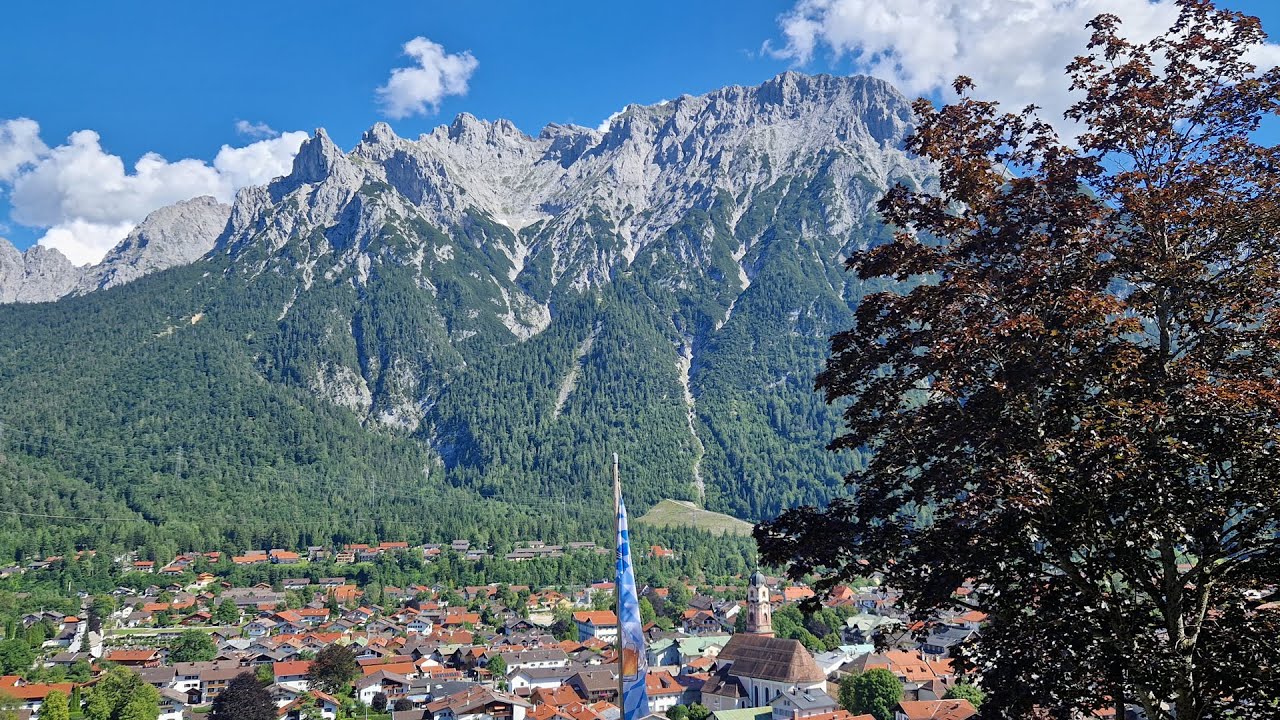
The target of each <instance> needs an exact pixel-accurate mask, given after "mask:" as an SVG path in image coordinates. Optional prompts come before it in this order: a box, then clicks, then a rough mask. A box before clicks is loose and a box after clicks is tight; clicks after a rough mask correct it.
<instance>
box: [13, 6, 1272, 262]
mask: <svg viewBox="0 0 1280 720" xmlns="http://www.w3.org/2000/svg"><path fill="white" fill-rule="evenodd" d="M966 4H967V3H963V2H960V1H959V0H955V1H948V0H929V2H919V3H915V4H914V6H913V7H912V8H908V9H903V8H898V7H897V6H898V5H899V3H897V2H894V1H892V0H729V1H719V0H717V1H714V2H713V1H705V2H702V1H700V2H689V1H688V0H683V1H681V2H669V1H666V0H646V1H645V2H641V3H600V2H591V3H586V2H543V3H535V2H527V1H526V2H516V1H508V2H482V1H479V0H475V1H466V2H458V1H453V2H435V1H428V0H416V1H395V2H378V3H351V2H336V1H335V2H325V1H316V0H312V1H311V2H294V1H292V0H271V1H269V2H262V1H261V0H259V1H258V2H233V1H227V0H221V1H219V2H212V3H203V2H195V3H187V2H176V3H175V2H172V1H170V2H164V3H160V2H121V3H103V2H69V3H52V2H42V3H40V2H37V3H20V4H15V5H14V6H13V7H10V8H8V9H7V10H6V22H5V23H4V24H3V25H2V26H0V67H2V68H5V71H4V74H3V82H2V83H0V122H4V121H6V120H12V119H16V118H28V119H30V120H31V121H34V123H36V124H38V137H39V139H40V142H41V143H42V144H43V146H44V150H43V151H41V152H44V153H45V154H44V155H39V156H38V157H36V156H32V157H33V158H34V159H32V160H31V162H29V163H27V164H26V165H22V166H20V167H18V166H15V168H11V169H10V172H9V174H8V177H5V176H4V172H3V171H4V166H3V158H4V155H3V153H4V152H5V148H4V142H5V137H4V136H3V135H0V237H7V238H9V239H10V240H11V241H13V242H14V244H16V245H17V246H18V247H19V248H22V247H26V246H28V245H30V244H31V243H33V242H35V241H37V240H39V239H40V238H41V237H45V238H46V240H45V241H44V242H45V244H53V245H55V246H58V242H57V240H56V238H54V237H52V236H54V235H57V233H55V232H53V230H57V229H59V228H61V229H62V230H63V231H65V233H72V234H74V233H75V232H79V230H76V228H77V227H81V226H91V225H94V223H97V225H96V226H94V227H97V230H96V231H95V232H97V233H98V235H94V236H93V239H92V241H90V240H84V239H83V238H82V240H84V242H86V243H89V244H92V243H93V242H97V243H98V244H101V243H103V242H106V240H105V239H104V238H107V237H111V236H113V235H112V233H115V234H119V233H120V232H121V230H120V229H119V228H125V227H127V226H128V225H129V224H130V223H133V222H136V221H137V220H139V219H140V217H138V216H139V215H140V214H145V212H146V211H149V209H154V208H152V207H151V206H152V205H155V204H156V203H158V202H162V201H172V199H173V193H179V194H180V192H181V190H180V189H175V190H173V191H172V192H170V193H169V194H165V192H161V191H160V190H157V189H156V188H155V187H152V185H154V184H155V183H152V184H151V185H148V184H147V183H142V182H133V181H132V180H130V179H129V178H130V175H131V174H134V173H136V172H140V171H136V170H135V168H134V164H135V163H136V162H137V161H138V160H139V159H140V158H142V157H143V156H144V155H145V154H146V153H157V154H159V155H160V156H162V157H163V158H164V160H165V162H166V163H174V162H176V161H179V160H181V159H183V158H190V159H192V160H193V161H199V163H204V164H205V165H206V166H207V167H206V168H205V170H207V172H205V170H201V169H200V168H196V167H194V165H196V164H198V163H192V164H191V166H190V167H187V166H184V168H185V170H189V171H191V173H187V174H181V173H178V171H177V170H173V174H158V175H156V176H155V177H156V178H157V181H156V182H157V183H158V184H160V185H176V186H177V187H178V188H185V187H187V185H186V184H184V183H187V182H188V181H189V182H190V187H192V188H197V189H198V188H205V187H209V188H213V187H216V188H219V189H220V190H219V192H221V193H223V194H226V193H230V192H231V191H232V190H233V189H234V187H237V186H239V185H240V184H244V183H246V182H251V181H252V182H257V181H260V180H261V178H262V177H263V176H264V175H263V174H264V173H269V172H272V171H273V169H278V167H279V165H280V163H281V162H284V163H286V166H287V158H288V151H287V150H288V149H287V148H285V147H284V146H285V145H293V146H296V141H295V140H292V139H291V138H293V137H295V136H286V137H285V138H276V139H275V141H274V142H276V145H273V146H271V147H270V148H268V147H267V146H265V145H264V146H263V147H262V148H261V149H262V152H261V153H258V155H261V157H262V158H263V160H262V163H263V164H261V166H258V165H252V163H253V162H255V161H254V159H253V157H251V156H250V154H249V153H245V154H243V156H237V157H232V156H231V155H227V156H226V157H224V158H223V159H222V160H223V162H222V163H221V164H215V156H217V155H218V153H219V150H220V148H221V147H222V146H223V145H231V146H233V147H242V146H246V145H250V144H252V143H254V142H258V141H271V138H270V137H269V136H268V135H267V134H266V131H265V129H264V130H263V131H262V132H261V133H259V134H256V135H255V134H245V133H241V132H237V130H236V123H237V121H246V123H249V124H254V125H257V124H263V125H265V126H269V127H270V128H272V129H274V130H275V131H277V132H289V131H307V132H310V131H311V130H313V129H314V128H316V127H321V126H323V127H325V128H326V129H327V130H328V131H329V133H330V134H331V135H332V136H333V137H334V139H335V140H336V141H337V142H338V143H339V144H340V145H342V146H344V147H349V146H351V145H353V144H354V143H355V142H356V140H357V139H358V138H359V135H360V133H362V132H363V131H364V130H365V129H367V128H368V127H369V126H370V125H372V124H373V123H374V122H377V121H379V120H386V121H388V122H390V123H391V125H392V127H393V128H394V129H395V130H396V132H397V133H398V134H400V135H402V136H409V137H413V136H416V135H417V134H418V133H420V132H426V131H429V130H430V129H431V128H432V127H435V126H436V125H440V124H443V123H447V122H448V121H449V120H450V119H452V118H453V116H454V115H456V114H457V113H459V112H463V111H466V112H470V113H472V114H474V115H477V116H480V117H483V118H489V119H494V118H499V117H505V118H508V119H510V120H513V121H514V122H515V123H516V124H517V125H518V126H519V127H520V128H521V129H522V130H524V131H525V132H528V133H530V134H536V133H537V132H538V130H539V129H540V128H541V127H542V126H543V125H545V124H547V123H549V122H571V123H578V124H582V125H588V126H593V127H594V126H596V125H598V124H599V123H600V122H601V121H603V120H604V119H605V118H606V117H608V116H609V115H610V114H611V113H613V112H614V111H616V110H618V109H620V108H621V107H623V106H624V105H626V104H628V103H632V102H638V103H652V102H657V101H660V100H662V99H665V98H670V97H674V96H677V95H680V94H682V93H692V94H697V93H702V92H706V91H708V90H711V89H714V88H717V87H720V86H723V85H729V84H756V83H759V82H762V81H764V80H766V79H767V78H769V77H771V76H773V75H775V74H777V73H778V72H780V71H782V70H785V69H788V68H796V69H800V70H805V71H810V72H838V73H849V72H853V71H858V70H862V71H868V70H869V71H872V72H873V73H875V74H880V75H890V76H891V78H890V79H893V80H895V81H896V82H898V84H899V85H906V86H907V87H904V90H905V91H907V92H908V93H909V94H919V93H920V92H924V93H931V92H933V91H932V90H931V88H933V87H935V86H936V85H937V84H938V81H939V78H941V77H942V76H946V78H950V77H951V76H954V75H955V74H959V73H966V74H970V75H974V76H975V77H977V78H978V79H979V82H980V85H981V84H982V82H983V81H984V79H985V80H986V81H987V87H989V88H993V89H994V94H995V95H996V96H998V97H1001V98H1002V99H1007V100H1010V101H1016V100H1019V99H1021V96H1020V95H1019V92H1020V91H1019V83H1020V82H1023V81H1025V80H1026V77H1025V76H1023V77H1021V79H1020V78H1019V77H1015V76H1014V75H1011V74H1009V73H1008V72H1005V71H1004V70H1003V69H1001V68H999V67H997V66H1000V65H1003V64H1005V63H1003V62H1000V61H996V60H993V58H1000V57H1003V56H1004V55H1003V53H1010V55H1009V56H1010V57H1015V58H1021V59H1020V60H1017V61H1015V62H1012V63H1008V64H1009V65H1011V66H1015V67H1026V66H1036V64H1037V62H1039V61H1040V60H1043V63H1044V65H1045V67H1046V68H1048V69H1050V70H1053V69H1054V68H1060V67H1061V61H1060V60H1058V59H1056V57H1054V56H1053V46H1054V38H1059V39H1060V38H1061V33H1058V34H1056V35H1055V34H1053V33H1056V32H1057V31H1056V30H1055V29H1054V28H1055V27H1057V26H1064V27H1077V26H1078V25H1079V24H1080V23H1079V22H1078V18H1080V17H1086V16H1091V15H1092V14H1094V12H1095V11H1096V10H1098V9H1104V10H1113V11H1115V12H1117V14H1120V15H1121V16H1122V17H1126V13H1132V14H1134V15H1141V14H1143V13H1146V12H1147V10H1148V7H1147V3H1146V0H1113V1H1111V2H1108V1H1106V0H1071V1H1070V2H1068V3H1066V5H1069V6H1070V5H1075V6H1080V7H1076V8H1072V9H1068V10H1067V11H1064V10H1062V9H1061V7H1059V8H1057V9H1055V8H1054V6H1055V3H1054V2H1052V0H1019V2H1017V3H1014V2H1012V0H1011V2H1010V12H1012V11H1013V9H1017V10H1018V11H1019V12H1021V13H1023V14H1029V15H1030V17H1029V18H1023V19H1022V21H1025V22H1027V24H1026V25H1024V26H1015V27H1013V28H1012V29H1010V28H1009V27H1004V28H1000V27H995V28H991V29H988V28H986V27H984V26H983V25H981V24H978V25H972V26H966V25H963V24H961V23H960V22H959V21H958V20H957V19H956V18H957V17H958V16H957V15H955V13H956V12H959V11H960V9H962V8H963V7H964V6H965V5H966ZM996 4H998V3H996ZM1224 4H1225V5H1226V6H1228V7H1231V8H1235V9H1241V10H1244V11H1246V12H1250V13H1253V14H1258V15H1260V16H1261V17H1262V19H1263V22H1264V27H1266V26H1270V27H1273V28H1277V30H1276V32H1277V34H1280V9H1277V8H1276V7H1275V5H1280V3H1272V2H1263V1H1260V0H1231V1H1229V2H1225V3H1224ZM1057 5H1061V3H1057ZM932 6H941V7H942V10H941V11H937V10H934V9H931V7H932ZM929 12H934V13H935V15H938V16H937V17H930V16H927V15H923V14H921V13H929ZM1036 13H1041V15H1042V16H1041V17H1036ZM994 20H998V21H999V22H1004V21H1005V20H1006V18H1003V17H1001V18H994ZM1018 27H1028V28H1035V30H1034V32H1020V31H1019V30H1018ZM988 32H989V33H990V37H987V36H985V33H988ZM1040 32H1044V33H1050V35H1048V36H1046V37H1048V38H1049V40H1044V39H1040V38H1038V37H1034V35H1035V34H1036V33H1040ZM1027 35H1031V36H1033V37H1029V38H1024V39H1026V40H1027V41H1028V43H1029V44H1028V45H1027V46H1022V47H1019V46H1018V45H1017V40H1018V38H1019V37H1021V36H1027ZM957 37H959V38H960V42H963V43H965V44H966V48H964V49H961V50H960V51H957V52H950V53H949V52H947V51H946V50H945V48H947V47H948V46H949V44H954V42H955V41H956V38H957ZM414 38H423V41H424V42H428V43H431V44H434V45H435V46H436V47H437V48H438V49H439V51H440V53H441V54H442V57H443V58H445V59H446V60H452V61H453V62H454V64H455V69H458V70H460V72H459V73H458V75H459V76H458V77H455V78H454V80H455V81H458V80H460V84H459V83H458V82H455V87H454V90H455V91H456V92H454V93H452V94H446V95H444V96H442V97H439V98H431V99H428V100H426V101H421V102H424V107H425V112H423V113H418V114H411V115H408V116H404V117H394V116H395V115H399V114H401V113H402V112H404V108H405V107H406V106H404V105H400V106H396V105H394V103H390V102H389V101H384V102H380V101H379V95H378V88H379V87H383V86H385V85H387V84H388V82H389V77H390V74H391V72H392V70H393V69H395V68H403V67H409V68H413V67H416V63H417V60H416V59H415V58H414V57H409V56H406V55H405V54H404V49H405V43H407V42H410V41H411V40H413V39H414ZM1074 38H1075V36H1071V35H1070V34H1068V36H1067V39H1068V40H1069V41H1071V42H1068V43H1067V44H1074ZM766 43H768V46H767V47H766ZM1011 43H1012V44H1011ZM1037 44H1038V45H1040V46H1043V47H1045V48H1048V50H1046V51H1045V52H1044V53H1043V55H1044V57H1043V58H1039V57H1030V59H1028V56H1026V54H1027V53H1036V52H1038V50H1037V47H1036V46H1037ZM938 48H943V50H938ZM1077 49H1078V48H1077ZM858 50H864V51H865V52H864V53H863V55H862V57H861V58H858V57H857V52H858ZM877 50H879V51H880V52H879V53H878V54H876V53H875V51H877ZM884 51H889V52H888V53H886V52H884ZM1019 53H1021V55H1019ZM873 54H876V56H877V57H883V56H885V55H889V56H892V57H896V60H895V62H896V63H899V64H900V65H901V66H902V67H900V68H898V69H897V70H895V69H893V68H887V66H886V65H884V64H883V63H880V64H877V63H878V61H877V60H876V59H875V58H873V57H871V56H872V55H873ZM1059 54H1061V53H1059ZM468 58H469V59H468ZM966 64H968V65H972V66H978V67H977V68H976V69H975V67H966V66H964V65H966ZM886 68H887V69H886ZM984 73H986V74H987V75H989V76H990V77H986V76H984ZM1058 74H1059V73H1058V72H1056V71H1054V72H1053V75H1055V76H1056V75H1058ZM1054 79H1055V80H1056V79H1057V78H1056V77H1055V78H1054ZM427 94H428V95H430V93H427ZM433 100H435V101H436V102H433ZM397 107H398V108H399V112H397ZM15 127H16V126H15ZM260 127H261V126H260ZM81 130H92V131H94V132H95V133H97V139H96V141H95V142H96V143H97V144H96V145H94V144H93V143H90V142H89V140H90V139H91V138H89V137H87V136H81V137H80V142H79V144H78V145H75V147H76V148H79V150H80V151H83V152H81V154H80V155H77V156H76V157H78V158H81V159H83V158H88V159H89V160H93V161H95V162H96V163H97V165H95V167H98V168H99V169H98V170H95V171H94V172H98V173H99V174H97V175H94V174H92V173H85V172H79V171H78V170H77V168H80V167H82V166H84V167H87V166H88V165H87V164H86V165H74V164H73V163H72V160H71V159H69V158H70V157H71V153H70V152H68V153H66V154H65V155H66V156H65V157H63V160H62V161H63V164H62V165H58V166H57V167H54V165H55V163H53V162H52V160H51V158H55V157H56V156H58V150H59V149H61V148H60V146H67V147H71V145H68V141H67V138H68V136H70V135H71V134H72V133H73V132H76V131H81ZM33 132H35V131H34V130H33ZM296 137H300V136H296ZM8 140H9V141H10V142H12V141H13V140H14V138H13V137H9V138H8ZM286 141H287V142H286ZM86 148H87V149H86ZM112 156H118V162H119V163H120V164H122V166H123V173H124V177H123V180H124V181H125V182H126V183H131V184H130V186H129V187H128V188H125V189H117V191H116V192H117V193H118V194H117V195H109V196H106V197H105V198H97V199H96V200H100V201H102V202H100V203H97V204H113V205H118V206H119V207H120V208H121V209H120V210H119V211H118V212H115V214H112V211H110V210H104V209H102V208H93V207H90V206H92V205H94V204H95V198H94V197H93V192H94V183H100V184H101V185H102V186H103V187H110V186H112V183H113V182H115V181H117V180H121V178H120V177H119V173H116V174H115V175H113V174H112V172H114V171H112V170H111V168H109V167H107V165H109V164H110V163H108V162H106V161H105V160H104V158H108V159H109V158H111V157H112ZM255 157H256V156H255ZM42 162H43V163H45V164H46V165H48V166H49V167H45V168H44V173H43V175H39V173H36V170H38V169H40V166H39V163H42ZM77 162H79V161H77ZM86 162H87V161H86ZM250 165H252V166H251V167H250ZM161 169H162V170H164V171H165V172H169V171H170V170H172V168H169V167H168V166H167V165H166V166H164V167H162V168H161ZM192 173H194V174H192ZM24 174H25V175H30V176H31V177H28V178H27V179H26V180H25V182H26V189H25V194H24V193H23V192H21V191H19V189H18V187H17V186H18V185H20V184H21V183H22V182H24V180H23V179H22V176H23V175H24ZM37 175H39V176H37ZM86 177H87V178H88V179H87V180H86ZM172 177H179V178H180V179H178V180H170V178H172ZM69 182H82V183H87V184H85V186H83V187H79V188H76V189H74V190H68V189H67V188H66V187H65V185H66V183H69ZM219 183H221V184H219ZM143 185H146V187H141V186H143ZM202 192H203V191H202ZM58 193H63V195H58ZM215 194H217V193H215ZM53 196H56V197H53ZM24 203H25V205H23V206H22V207H17V206H18V205H21V204H24ZM15 209H16V212H15ZM77 222H80V223H81V225H76V223H77ZM59 237H61V236H59ZM86 237H88V236H86ZM68 247H73V245H68ZM60 249H61V247H60ZM85 252H86V253H88V252H90V251H88V250H86V251H85ZM85 257H87V255H86V256H85ZM73 259H75V258H73Z"/></svg>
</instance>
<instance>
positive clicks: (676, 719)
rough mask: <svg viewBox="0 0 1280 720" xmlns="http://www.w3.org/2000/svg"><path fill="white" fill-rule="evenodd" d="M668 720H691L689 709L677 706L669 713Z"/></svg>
mask: <svg viewBox="0 0 1280 720" xmlns="http://www.w3.org/2000/svg"><path fill="white" fill-rule="evenodd" d="M667 719H668V720H689V708H687V707H685V706H684V705H676V706H675V707H673V708H671V709H670V710H668V711H667Z"/></svg>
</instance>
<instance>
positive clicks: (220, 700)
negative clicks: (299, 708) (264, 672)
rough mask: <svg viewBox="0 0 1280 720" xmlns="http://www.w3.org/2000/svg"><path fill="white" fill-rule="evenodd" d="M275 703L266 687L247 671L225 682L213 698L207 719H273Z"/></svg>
mask: <svg viewBox="0 0 1280 720" xmlns="http://www.w3.org/2000/svg"><path fill="white" fill-rule="evenodd" d="M275 717H276V704H275V702H274V701H272V699H271V694H270V693H268V692H267V689H266V687H264V686H263V685H262V683H260V682H258V678H256V677H254V674H253V673H251V672H248V671H245V672H242V673H240V674H239V675H237V676H235V677H234V678H232V679H231V682H230V683H227V687H226V689H224V690H223V691H222V692H221V693H219V694H218V697H216V698H214V699H213V710H212V711H211V712H210V713H209V720H275Z"/></svg>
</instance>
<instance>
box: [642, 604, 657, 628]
mask: <svg viewBox="0 0 1280 720" xmlns="http://www.w3.org/2000/svg"><path fill="white" fill-rule="evenodd" d="M657 617H658V613H656V612H654V609H653V603H651V602H649V598H647V597H642V598H640V622H641V623H642V624H644V625H648V624H649V623H651V622H653V621H654V620H656V619H657Z"/></svg>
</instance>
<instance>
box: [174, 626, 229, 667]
mask: <svg viewBox="0 0 1280 720" xmlns="http://www.w3.org/2000/svg"><path fill="white" fill-rule="evenodd" d="M217 656H218V644H217V643H215V642H214V641H213V638H212V637H210V636H209V633H207V632H201V631H200V630H184V631H183V632H182V634H181V635H179V636H178V637H177V638H175V639H174V641H173V642H172V643H170V645H169V660H170V661H172V662H203V661H205V660H212V659H214V658H215V657H217Z"/></svg>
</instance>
